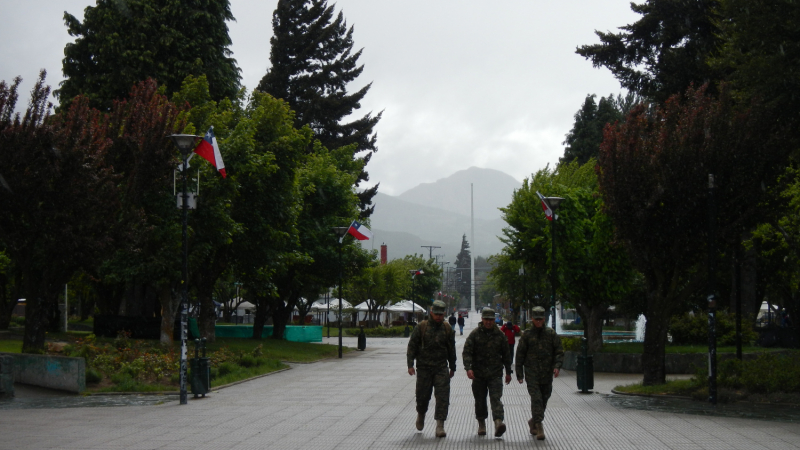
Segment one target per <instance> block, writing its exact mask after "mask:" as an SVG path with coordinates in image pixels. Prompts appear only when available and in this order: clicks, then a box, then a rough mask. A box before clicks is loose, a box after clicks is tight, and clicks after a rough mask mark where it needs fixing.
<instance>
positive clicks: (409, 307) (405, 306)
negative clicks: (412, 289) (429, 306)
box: [386, 300, 425, 313]
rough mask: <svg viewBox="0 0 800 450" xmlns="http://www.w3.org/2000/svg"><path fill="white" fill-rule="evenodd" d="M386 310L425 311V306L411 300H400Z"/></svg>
mask: <svg viewBox="0 0 800 450" xmlns="http://www.w3.org/2000/svg"><path fill="white" fill-rule="evenodd" d="M386 310H387V311H391V312H419V313H424V312H425V308H423V307H421V306H419V305H416V304H414V302H412V301H411V300H400V301H399V302H397V303H395V304H394V305H392V306H389V307H387V308H386Z"/></svg>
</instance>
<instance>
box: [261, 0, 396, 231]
mask: <svg viewBox="0 0 800 450" xmlns="http://www.w3.org/2000/svg"><path fill="white" fill-rule="evenodd" d="M272 29H273V37H272V38H271V39H270V45H271V47H272V49H271V51H270V63H271V67H270V69H269V70H268V71H267V74H266V75H264V77H263V78H262V79H261V82H260V83H259V84H258V88H257V89H258V90H260V91H262V92H266V93H269V94H270V95H272V96H274V97H276V98H280V99H283V100H285V101H286V102H288V103H289V106H290V107H291V108H292V110H293V111H295V114H296V116H295V126H296V127H297V128H300V127H302V126H304V125H308V126H310V127H311V129H312V130H313V131H314V135H315V137H316V138H317V139H319V140H320V142H322V145H323V146H325V147H327V148H328V149H337V148H339V147H344V146H349V145H353V144H355V146H354V147H353V148H351V151H352V152H353V153H354V154H356V155H360V156H359V158H361V159H362V161H363V165H364V166H366V164H367V163H368V162H369V160H370V158H371V157H372V154H373V153H374V152H376V151H377V150H378V149H377V147H376V145H375V143H376V139H377V136H376V134H375V132H374V128H375V125H376V124H377V123H378V121H379V120H380V118H381V113H378V114H377V115H375V116H373V115H372V113H368V114H366V115H364V116H362V117H361V118H358V119H355V120H352V121H350V122H347V121H346V120H349V119H348V118H349V117H350V116H351V115H352V114H353V113H354V112H355V111H356V110H357V109H359V108H360V107H361V104H360V102H361V100H362V99H363V98H364V96H365V95H366V94H367V92H368V91H369V89H370V87H371V86H372V84H371V83H370V84H367V85H366V86H364V87H363V88H361V89H359V90H358V91H356V92H353V93H348V92H347V85H348V84H349V83H351V82H353V81H354V80H355V79H356V78H358V76H359V75H361V72H362V71H363V69H364V67H363V66H359V65H358V58H359V57H360V56H361V50H358V51H356V52H355V53H353V27H352V26H351V27H350V28H347V23H346V22H345V19H344V16H343V14H342V13H341V12H339V14H338V15H336V16H335V17H334V6H328V3H327V1H326V0H279V1H278V6H277V7H276V9H275V12H274V13H273V16H272ZM368 180H369V174H368V173H367V172H366V170H364V169H363V168H362V170H361V172H360V173H359V174H358V178H357V179H356V182H355V185H356V186H359V185H360V183H362V182H365V181H368ZM377 190H378V186H377V185H376V186H374V187H372V188H368V189H365V190H362V191H361V192H360V193H359V194H358V196H359V200H360V207H361V209H362V217H363V218H366V217H368V216H369V215H370V214H372V211H373V209H374V207H369V205H370V204H371V201H372V197H374V196H375V194H376V193H377Z"/></svg>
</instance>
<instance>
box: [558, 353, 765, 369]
mask: <svg viewBox="0 0 800 450" xmlns="http://www.w3.org/2000/svg"><path fill="white" fill-rule="evenodd" d="M580 354H581V353H580V352H564V366H563V367H564V369H566V370H575V368H576V367H577V366H578V355H580ZM592 356H593V358H592V363H593V366H594V371H595V372H609V373H642V355H641V354H640V353H595V354H594V355H592ZM742 357H743V359H744V360H751V359H755V358H757V357H758V354H757V353H746V354H744V355H742ZM733 358H736V354H733V353H721V354H717V364H719V363H721V362H722V361H725V360H726V359H733ZM665 359H666V361H665V370H666V372H667V373H668V374H673V373H674V374H694V373H695V370H696V368H697V367H702V366H707V365H708V354H707V353H667V354H666V357H665Z"/></svg>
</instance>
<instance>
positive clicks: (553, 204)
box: [544, 197, 564, 330]
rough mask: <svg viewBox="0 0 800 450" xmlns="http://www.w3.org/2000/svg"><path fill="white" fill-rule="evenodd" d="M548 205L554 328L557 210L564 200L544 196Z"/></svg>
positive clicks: (554, 324) (551, 312)
mask: <svg viewBox="0 0 800 450" xmlns="http://www.w3.org/2000/svg"><path fill="white" fill-rule="evenodd" d="M544 200H545V202H546V203H547V206H548V207H549V208H550V211H552V212H551V215H552V217H550V226H551V228H550V230H551V233H550V235H551V236H550V241H551V242H552V251H551V254H552V255H553V259H552V260H551V261H550V264H551V268H552V270H551V271H550V272H551V273H550V287H551V289H552V296H551V297H550V314H551V322H550V323H552V324H553V330H555V329H556V283H557V281H558V277H557V276H556V271H557V270H558V263H557V262H556V222H557V221H558V215H557V214H556V210H557V209H558V207H559V205H561V202H562V201H563V200H564V199H563V198H561V197H544Z"/></svg>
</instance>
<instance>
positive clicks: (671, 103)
mask: <svg viewBox="0 0 800 450" xmlns="http://www.w3.org/2000/svg"><path fill="white" fill-rule="evenodd" d="M776 123H778V122H776V121H774V120H772V118H771V117H770V116H769V114H768V113H767V112H766V111H765V109H764V108H762V107H761V106H760V105H758V104H753V105H751V106H749V107H746V108H737V107H736V105H735V104H734V102H733V100H732V99H731V96H730V95H729V91H728V88H727V87H726V86H724V85H723V86H721V89H720V94H719V98H712V97H710V96H708V95H707V93H706V86H703V87H701V88H694V87H690V88H689V89H688V90H687V91H686V94H685V96H679V95H675V96H672V97H671V98H670V99H669V100H668V101H667V102H666V103H665V104H664V105H663V106H648V105H640V106H638V107H636V108H634V109H633V110H632V111H631V113H630V114H629V115H628V118H627V120H626V122H625V123H623V124H618V125H617V126H607V127H606V129H605V132H604V134H605V136H604V140H603V143H602V145H601V149H600V157H599V161H598V177H599V182H600V190H601V192H602V194H603V197H604V199H605V202H606V211H607V213H608V214H609V215H610V216H611V218H612V220H613V221H614V225H615V227H616V235H617V237H618V238H619V239H620V240H621V241H622V242H624V243H625V245H626V246H627V248H628V251H629V254H630V257H631V259H632V261H633V263H634V265H635V266H636V268H637V269H638V270H639V271H640V272H641V273H642V274H643V276H644V278H645V282H646V290H647V299H646V308H645V316H646V318H647V329H646V331H645V341H644V354H643V355H642V365H643V367H644V384H645V385H653V384H659V383H664V381H665V367H664V366H665V364H664V356H665V344H666V342H667V327H668V325H669V320H670V318H671V317H672V316H673V315H675V314H676V313H679V312H682V311H683V307H684V305H685V304H686V301H687V300H688V299H689V298H690V297H691V296H693V295H697V294H698V293H701V292H703V288H704V287H705V286H706V284H707V280H708V277H709V274H708V273H707V270H706V264H705V260H706V257H707V249H708V247H707V244H708V233H707V230H708V227H709V222H708V210H707V205H708V199H707V195H708V194H707V193H708V188H707V186H708V178H709V174H713V175H714V177H715V180H716V185H717V188H716V189H715V193H714V198H715V203H716V211H717V217H716V221H717V232H716V237H717V240H718V241H719V242H717V243H716V245H715V246H716V248H719V249H722V248H725V247H726V245H727V246H730V245H731V243H733V242H736V243H738V241H739V239H740V237H741V234H742V232H743V231H744V230H746V229H750V228H751V227H752V226H754V225H755V224H756V223H757V221H758V219H759V216H760V214H761V211H760V209H759V201H760V200H761V199H762V197H763V196H764V195H765V191H764V186H769V185H770V184H772V183H773V182H774V180H775V178H776V175H777V174H778V173H779V172H780V171H781V169H782V167H783V165H784V159H785V157H786V155H787V149H788V148H789V146H787V145H785V143H784V142H782V141H781V136H782V135H783V134H782V133H779V132H778V131H777V130H776V129H775V124H776Z"/></svg>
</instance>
